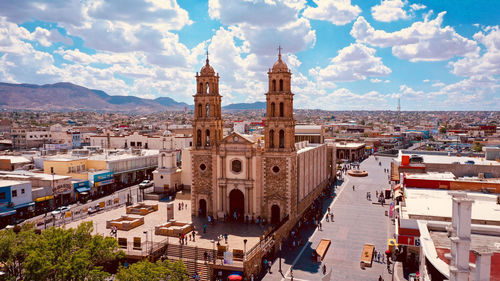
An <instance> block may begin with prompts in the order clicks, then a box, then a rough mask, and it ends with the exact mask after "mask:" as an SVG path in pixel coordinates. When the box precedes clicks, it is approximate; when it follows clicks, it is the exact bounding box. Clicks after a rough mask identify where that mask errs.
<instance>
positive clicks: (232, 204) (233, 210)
mask: <svg viewBox="0 0 500 281" xmlns="http://www.w3.org/2000/svg"><path fill="white" fill-rule="evenodd" d="M235 214H236V221H243V220H244V215H245V195H243V192H241V191H240V190H238V189H233V190H232V191H231V193H229V216H230V218H231V220H235Z"/></svg>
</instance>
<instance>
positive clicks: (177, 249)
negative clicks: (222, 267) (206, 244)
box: [164, 244, 213, 281]
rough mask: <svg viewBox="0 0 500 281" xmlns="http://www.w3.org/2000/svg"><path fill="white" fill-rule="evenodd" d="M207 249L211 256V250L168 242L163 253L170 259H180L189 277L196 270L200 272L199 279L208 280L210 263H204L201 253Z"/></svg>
mask: <svg viewBox="0 0 500 281" xmlns="http://www.w3.org/2000/svg"><path fill="white" fill-rule="evenodd" d="M205 251H207V252H208V253H210V256H211V257H212V258H213V253H212V250H209V249H203V248H197V247H191V246H186V245H177V244H168V245H167V246H166V249H165V253H164V255H165V254H166V255H167V256H168V259H170V260H182V261H183V262H184V264H185V265H186V267H187V269H188V271H189V275H190V277H192V276H193V275H194V274H195V273H196V272H198V274H200V280H207V281H208V280H210V265H209V264H208V263H207V264H205V261H204V256H203V253H204V252H205Z"/></svg>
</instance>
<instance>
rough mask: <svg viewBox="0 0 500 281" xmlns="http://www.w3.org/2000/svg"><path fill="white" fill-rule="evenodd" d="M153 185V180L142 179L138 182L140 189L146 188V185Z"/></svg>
mask: <svg viewBox="0 0 500 281" xmlns="http://www.w3.org/2000/svg"><path fill="white" fill-rule="evenodd" d="M151 186H153V182H152V181H150V180H143V181H142V182H141V183H140V184H139V188H140V189H145V188H148V187H151Z"/></svg>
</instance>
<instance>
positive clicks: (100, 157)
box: [88, 149, 159, 161]
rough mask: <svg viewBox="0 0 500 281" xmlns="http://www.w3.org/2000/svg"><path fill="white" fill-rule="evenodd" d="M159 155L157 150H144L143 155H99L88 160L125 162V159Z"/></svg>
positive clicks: (128, 153)
mask: <svg viewBox="0 0 500 281" xmlns="http://www.w3.org/2000/svg"><path fill="white" fill-rule="evenodd" d="M158 153H159V150H157V149H142V150H141V155H137V154H132V153H130V152H127V153H123V154H111V155H105V154H98V155H92V156H89V157H88V159H89V160H107V161H114V160H124V159H131V158H137V157H144V156H152V155H158Z"/></svg>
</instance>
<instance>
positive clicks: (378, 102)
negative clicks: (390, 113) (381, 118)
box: [308, 88, 390, 110]
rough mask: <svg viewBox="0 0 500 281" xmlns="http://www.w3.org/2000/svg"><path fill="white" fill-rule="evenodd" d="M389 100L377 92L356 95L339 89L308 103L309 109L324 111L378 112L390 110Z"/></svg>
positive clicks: (347, 90)
mask: <svg viewBox="0 0 500 281" xmlns="http://www.w3.org/2000/svg"><path fill="white" fill-rule="evenodd" d="M389 98H390V96H387V95H383V94H381V93H379V92H377V91H370V92H367V93H364V94H358V93H354V92H352V91H351V90H349V89H346V88H340V89H337V90H335V91H333V92H331V93H329V94H326V95H324V96H320V97H319V98H317V99H315V100H313V101H309V102H308V103H309V104H310V105H311V106H310V108H319V109H326V110H372V109H373V110H380V109H388V108H390V105H389V103H388V100H389ZM361 101H362V102H361Z"/></svg>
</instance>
